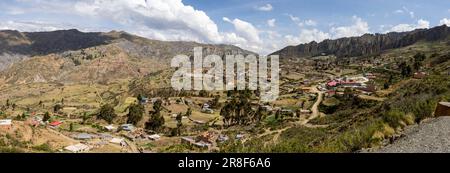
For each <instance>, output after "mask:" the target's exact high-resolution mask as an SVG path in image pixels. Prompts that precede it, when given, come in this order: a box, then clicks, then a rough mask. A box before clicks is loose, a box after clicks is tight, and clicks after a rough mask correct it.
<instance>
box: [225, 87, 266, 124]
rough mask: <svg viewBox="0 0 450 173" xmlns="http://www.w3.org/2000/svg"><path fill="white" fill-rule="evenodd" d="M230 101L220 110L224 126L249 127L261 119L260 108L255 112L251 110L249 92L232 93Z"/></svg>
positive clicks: (250, 93)
mask: <svg viewBox="0 0 450 173" xmlns="http://www.w3.org/2000/svg"><path fill="white" fill-rule="evenodd" d="M231 95H232V99H231V101H227V102H226V103H225V106H224V107H223V108H222V109H221V111H220V115H221V116H222V117H223V123H224V125H225V126H227V127H229V126H234V125H249V124H251V123H255V122H260V121H261V119H262V118H263V111H262V108H259V109H258V110H257V111H255V110H253V109H252V106H251V102H250V99H251V96H252V92H251V91H250V90H243V91H234V93H233V94H231Z"/></svg>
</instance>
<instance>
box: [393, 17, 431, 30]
mask: <svg viewBox="0 0 450 173" xmlns="http://www.w3.org/2000/svg"><path fill="white" fill-rule="evenodd" d="M429 27H430V22H428V21H426V20H423V19H420V20H418V21H417V24H398V25H395V26H393V27H392V28H391V29H389V30H387V31H386V32H406V31H412V30H415V29H423V28H429Z"/></svg>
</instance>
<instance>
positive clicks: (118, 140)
mask: <svg viewBox="0 0 450 173" xmlns="http://www.w3.org/2000/svg"><path fill="white" fill-rule="evenodd" d="M109 142H111V143H113V144H119V145H120V146H122V147H124V146H126V142H125V139H123V138H112V139H111V140H110V141H109Z"/></svg>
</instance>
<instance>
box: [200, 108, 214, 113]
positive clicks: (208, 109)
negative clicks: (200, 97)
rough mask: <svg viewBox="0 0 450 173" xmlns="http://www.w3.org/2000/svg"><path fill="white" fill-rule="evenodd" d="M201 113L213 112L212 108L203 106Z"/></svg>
mask: <svg viewBox="0 0 450 173" xmlns="http://www.w3.org/2000/svg"><path fill="white" fill-rule="evenodd" d="M202 113H205V114H214V110H212V109H210V108H203V109H202Z"/></svg>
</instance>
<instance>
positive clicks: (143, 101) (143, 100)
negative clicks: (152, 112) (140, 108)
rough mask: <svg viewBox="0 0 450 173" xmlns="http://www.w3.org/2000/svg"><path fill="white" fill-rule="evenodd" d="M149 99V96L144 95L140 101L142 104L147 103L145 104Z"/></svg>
mask: <svg viewBox="0 0 450 173" xmlns="http://www.w3.org/2000/svg"><path fill="white" fill-rule="evenodd" d="M148 100H149V99H148V98H146V97H142V98H141V100H139V103H140V104H141V105H145V104H147V103H148Z"/></svg>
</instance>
